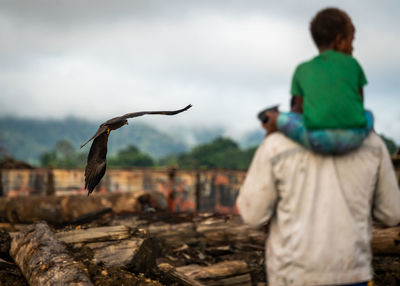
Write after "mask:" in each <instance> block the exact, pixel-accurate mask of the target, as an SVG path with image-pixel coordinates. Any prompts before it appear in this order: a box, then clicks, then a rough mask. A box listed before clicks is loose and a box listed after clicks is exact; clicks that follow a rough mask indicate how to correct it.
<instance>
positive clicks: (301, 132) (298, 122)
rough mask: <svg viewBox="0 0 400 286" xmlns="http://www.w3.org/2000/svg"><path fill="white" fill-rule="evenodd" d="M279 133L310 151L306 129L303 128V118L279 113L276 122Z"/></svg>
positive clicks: (292, 114) (287, 113)
mask: <svg viewBox="0 0 400 286" xmlns="http://www.w3.org/2000/svg"><path fill="white" fill-rule="evenodd" d="M276 125H277V128H278V130H279V131H281V132H282V133H283V134H284V135H286V136H287V137H289V138H290V139H292V140H293V141H295V142H297V143H299V144H300V145H302V146H304V147H306V148H308V149H310V143H309V140H308V135H307V129H306V127H305V126H304V121H303V116H302V115H301V114H298V113H293V112H281V113H280V114H279V116H278V119H277V121H276Z"/></svg>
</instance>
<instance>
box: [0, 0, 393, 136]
mask: <svg viewBox="0 0 400 286" xmlns="http://www.w3.org/2000/svg"><path fill="white" fill-rule="evenodd" d="M327 6H335V7H339V8H341V9H344V10H345V11H347V12H348V14H349V15H350V17H351V18H352V20H353V23H354V24H355V26H356V39H355V42H354V48H355V50H354V57H355V58H357V59H358V60H359V62H360V64H361V65H362V67H363V68H364V70H365V73H366V75H367V78H368V81H369V83H368V85H367V87H366V88H365V90H364V92H365V104H366V107H367V108H370V109H372V110H373V112H374V113H375V117H376V130H377V131H378V132H380V133H384V134H385V135H387V136H389V137H391V138H394V139H395V140H396V141H397V143H400V112H399V110H400V108H399V106H400V104H399V96H398V93H399V92H400V80H399V75H400V52H399V51H398V49H399V46H400V37H399V36H400V35H399V31H400V20H399V19H400V2H399V1H398V0H391V1H385V0H383V1H356V0H353V1H351V0H347V1H321V0H311V1H287V0H280V1H267V0H264V1H222V0H221V1H217V0H211V1H206V0H201V1H189V0H182V1H173V0H169V1H165V0H160V1H152V0H146V1H133V0H126V1H123V0H118V1H116V0H113V1H108V0H107V1H105V0H96V1H83V0H68V1H67V0H64V1H57V0H47V1H44V0H35V1H31V0H27V1H15V0H9V1H5V0H3V1H1V2H0V27H1V28H0V40H1V45H0V115H17V116H20V117H28V118H64V117H66V116H75V117H81V118H85V119H89V120H95V121H98V122H99V123H101V122H102V121H104V120H106V119H109V118H110V117H113V116H117V115H121V114H124V113H127V112H133V111H141V110H157V109H177V108H181V107H184V106H186V105H187V104H189V103H191V104H192V105H193V108H192V109H191V110H190V111H188V112H186V113H185V114H181V115H179V116H175V117H174V118H172V117H171V118H160V117H158V118H154V117H153V118H150V117H147V118H142V119H141V120H143V122H147V123H151V124H152V125H154V126H157V127H158V128H160V129H162V128H171V126H174V125H185V126H189V127H190V126H206V127H208V126H223V127H226V128H227V130H228V131H227V134H226V135H228V136H229V135H230V136H232V137H235V136H237V135H238V134H242V133H243V132H246V131H248V130H251V129H256V128H258V126H259V125H258V122H257V120H256V118H255V114H256V113H257V112H258V111H259V110H261V109H262V108H263V107H266V106H268V105H271V104H276V103H280V104H281V107H282V108H281V110H287V109H288V104H287V102H288V100H289V88H290V80H291V77H292V73H293V71H294V69H295V67H296V65H297V64H299V63H300V62H302V61H305V60H308V59H310V58H311V57H313V56H315V55H316V53H317V50H316V48H315V47H314V45H313V43H312V40H311V37H310V34H309V31H308V28H309V22H310V19H311V17H313V15H315V13H316V12H317V11H318V10H320V9H321V8H325V7H327Z"/></svg>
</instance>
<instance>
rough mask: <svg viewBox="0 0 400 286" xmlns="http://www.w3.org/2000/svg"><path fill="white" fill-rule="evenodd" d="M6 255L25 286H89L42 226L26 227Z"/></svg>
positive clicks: (81, 269)
mask: <svg viewBox="0 0 400 286" xmlns="http://www.w3.org/2000/svg"><path fill="white" fill-rule="evenodd" d="M10 254H11V256H12V257H13V259H14V261H15V262H16V263H17V265H18V266H19V268H20V269H21V272H22V273H23V274H24V276H25V278H26V280H27V281H28V282H29V285H93V284H92V282H91V281H90V279H89V277H88V275H87V273H86V271H87V270H86V269H85V268H84V266H83V265H82V264H80V263H79V262H76V261H74V260H73V259H72V258H71V257H70V256H69V254H68V252H67V250H66V249H65V247H64V245H63V244H62V243H61V242H60V241H59V240H57V238H56V236H55V234H54V233H53V232H52V231H51V230H50V228H49V227H48V225H47V224H46V223H43V222H39V223H36V224H34V225H30V226H27V227H26V228H25V229H24V231H22V232H20V233H18V234H17V235H16V236H15V237H14V238H13V239H12V242H11V249H10Z"/></svg>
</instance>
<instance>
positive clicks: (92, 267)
mask: <svg viewBox="0 0 400 286" xmlns="http://www.w3.org/2000/svg"><path fill="white" fill-rule="evenodd" d="M130 216H133V214H126V215H124V216H121V215H107V216H104V217H102V218H100V219H98V220H97V221H96V222H92V223H91V224H88V225H84V226H81V227H93V226H105V225H115V224H118V223H119V222H120V221H123V220H129V219H130V218H131V217H130ZM134 216H135V219H137V220H139V221H143V222H146V223H151V224H156V223H157V222H163V223H167V224H171V225H172V224H179V223H184V222H191V221H194V220H202V219H204V216H198V214H195V213H184V214H183V213H177V214H171V213H150V214H149V213H143V214H135V215H134ZM210 216H214V217H215V218H218V219H226V220H230V219H235V218H233V217H232V216H224V215H216V214H211V215H209V217H210ZM75 227H76V226H67V227H65V228H64V229H72V228H75ZM186 245H187V247H182V248H181V249H179V250H177V249H172V248H170V247H165V244H164V242H163V241H162V240H160V249H159V255H158V258H157V262H167V263H169V264H171V265H173V266H175V267H179V266H183V265H188V264H198V265H204V266H206V265H212V264H215V263H218V262H222V261H227V260H242V261H246V262H247V264H248V267H249V269H250V270H251V273H250V275H251V281H252V284H253V285H262V284H258V283H263V282H265V280H266V277H265V261H264V250H263V249H262V248H260V247H258V248H257V247H256V246H255V245H247V246H246V245H240V246H238V245H235V244H230V243H226V244H224V245H208V244H207V240H205V239H193V240H188V241H186ZM9 246H10V236H9V234H8V232H7V231H5V230H4V229H0V286H3V285H4V286H5V285H7V286H14V285H28V284H27V282H26V280H25V278H24V276H23V275H22V273H21V272H20V270H19V268H18V267H17V266H16V265H15V264H14V262H13V260H12V258H11V257H10V255H9V253H8V251H9ZM67 248H68V250H69V251H70V253H71V255H72V256H73V257H74V259H76V260H78V261H81V262H82V263H83V264H84V265H85V266H86V268H87V270H88V273H89V276H90V279H91V280H92V282H93V283H94V284H95V285H106V286H107V285H129V286H130V285H132V286H134V285H136V286H141V285H156V286H160V285H172V286H174V285H176V286H178V285H180V284H179V283H177V282H174V281H171V278H169V277H166V276H165V275H164V274H163V273H161V272H160V271H157V270H148V271H143V269H142V270H138V269H135V267H134V266H125V267H105V266H104V265H102V264H101V263H100V264H93V263H92V262H91V261H92V258H93V252H92V250H91V249H89V248H87V247H82V248H72V247H67ZM373 268H374V274H375V276H374V285H377V286H396V285H400V257H374V259H373ZM145 272H146V273H145Z"/></svg>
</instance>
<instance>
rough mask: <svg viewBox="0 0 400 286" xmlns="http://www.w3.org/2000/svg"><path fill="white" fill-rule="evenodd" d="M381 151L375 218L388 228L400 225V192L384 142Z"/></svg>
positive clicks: (374, 206)
mask: <svg viewBox="0 0 400 286" xmlns="http://www.w3.org/2000/svg"><path fill="white" fill-rule="evenodd" d="M381 150H382V156H381V163H380V166H379V171H378V181H377V184H376V189H375V194H374V203H373V216H374V218H375V219H377V220H378V221H380V222H382V223H383V224H385V225H387V226H395V225H397V224H399V223H400V190H399V185H398V183H397V179H396V174H395V172H394V169H393V164H392V161H391V159H390V156H389V153H388V151H387V148H386V146H385V145H384V143H383V142H381Z"/></svg>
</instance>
